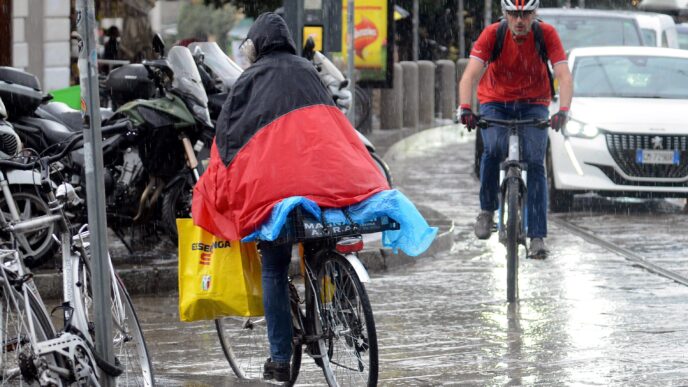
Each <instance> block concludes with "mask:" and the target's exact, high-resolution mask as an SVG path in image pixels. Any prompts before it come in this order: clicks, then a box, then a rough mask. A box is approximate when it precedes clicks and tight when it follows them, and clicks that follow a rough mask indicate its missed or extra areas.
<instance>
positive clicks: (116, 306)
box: [79, 257, 155, 387]
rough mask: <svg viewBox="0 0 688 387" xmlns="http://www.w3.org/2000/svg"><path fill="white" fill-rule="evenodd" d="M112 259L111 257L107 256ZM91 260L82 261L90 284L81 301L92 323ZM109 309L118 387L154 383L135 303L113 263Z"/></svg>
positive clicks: (82, 277) (82, 274)
mask: <svg viewBox="0 0 688 387" xmlns="http://www.w3.org/2000/svg"><path fill="white" fill-rule="evenodd" d="M108 258H109V257H108ZM89 263H90V261H86V260H85V259H82V260H81V264H80V265H79V279H80V281H81V282H82V283H84V284H87V286H84V287H83V292H82V293H81V302H82V307H83V312H84V313H85V317H86V321H87V322H88V324H89V326H92V325H93V323H94V313H93V296H92V295H93V293H92V292H93V289H92V284H91V280H90V279H91V274H90V273H91V272H90V266H89ZM110 277H111V278H110V281H111V288H110V290H111V291H110V302H111V303H110V312H111V313H112V344H113V352H114V355H115V358H116V363H117V366H118V367H120V368H121V369H122V370H123V372H122V374H121V375H120V376H118V377H117V385H118V386H144V387H151V386H154V385H155V378H154V376H153V364H152V362H151V359H150V355H149V353H148V347H147V346H146V341H145V338H144V336H143V331H142V330H141V324H140V323H139V319H138V317H137V316H136V311H135V310H134V305H133V303H132V302H131V297H129V293H128V292H127V289H126V288H125V287H124V283H122V280H121V279H120V278H119V276H117V274H116V273H115V272H114V270H113V269H112V266H110Z"/></svg>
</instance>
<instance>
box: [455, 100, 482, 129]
mask: <svg viewBox="0 0 688 387" xmlns="http://www.w3.org/2000/svg"><path fill="white" fill-rule="evenodd" d="M459 119H460V121H461V123H462V124H464V126H466V129H467V130H468V131H469V132H470V131H471V130H473V129H475V128H476V126H477V125H478V116H476V115H475V114H474V113H473V110H471V108H470V107H467V106H463V105H462V106H461V108H460V110H459Z"/></svg>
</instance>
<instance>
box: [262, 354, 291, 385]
mask: <svg viewBox="0 0 688 387" xmlns="http://www.w3.org/2000/svg"><path fill="white" fill-rule="evenodd" d="M263 379H265V380H276V381H278V382H288V381H289V380H290V379H291V365H290V364H289V363H288V362H284V363H283V362H273V361H272V359H270V358H268V360H266V361H265V364H263Z"/></svg>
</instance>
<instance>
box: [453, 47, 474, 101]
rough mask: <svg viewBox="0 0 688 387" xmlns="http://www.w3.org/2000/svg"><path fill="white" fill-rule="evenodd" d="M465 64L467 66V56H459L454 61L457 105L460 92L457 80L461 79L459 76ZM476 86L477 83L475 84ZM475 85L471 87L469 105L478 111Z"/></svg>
mask: <svg viewBox="0 0 688 387" xmlns="http://www.w3.org/2000/svg"><path fill="white" fill-rule="evenodd" d="M466 66H468V58H461V59H459V60H457V61H456V80H457V82H456V98H457V105H458V101H460V100H461V93H460V92H459V82H460V81H461V76H462V75H463V72H464V70H466ZM476 86H477V85H476ZM477 89H478V88H477V87H474V88H473V98H471V106H472V108H473V111H478V97H477V96H476V93H477Z"/></svg>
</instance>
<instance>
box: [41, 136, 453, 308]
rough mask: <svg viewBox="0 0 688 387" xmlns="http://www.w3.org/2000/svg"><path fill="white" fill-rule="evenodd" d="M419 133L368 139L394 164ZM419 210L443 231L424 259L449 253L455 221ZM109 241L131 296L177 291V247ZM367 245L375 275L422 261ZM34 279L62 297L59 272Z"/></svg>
mask: <svg viewBox="0 0 688 387" xmlns="http://www.w3.org/2000/svg"><path fill="white" fill-rule="evenodd" d="M422 132H426V131H422ZM418 133H420V132H416V131H415V130H412V129H409V128H402V129H392V130H374V131H373V132H372V133H370V134H369V135H367V137H368V139H369V140H370V141H371V142H372V143H373V144H374V145H375V147H376V152H377V153H378V154H379V155H381V156H382V157H383V158H384V159H385V161H386V162H387V163H391V161H392V160H391V159H390V160H388V156H387V155H386V154H387V153H388V152H389V153H390V156H389V157H390V158H393V157H395V156H394V155H395V154H398V153H399V152H402V153H403V152H404V149H407V148H408V147H407V145H408V144H407V143H417V142H418V141H421V139H422V141H426V140H424V139H425V138H426V137H430V138H432V137H433V136H428V133H424V134H423V135H420V136H418V135H417V134H418ZM404 144H407V145H404ZM392 170H393V172H392V175H393V178H394V175H395V174H403V173H404V171H403V170H399V171H395V170H394V168H392ZM399 177H401V176H399ZM401 180H403V179H401ZM400 188H401V187H400ZM418 210H419V211H420V212H421V214H423V216H424V217H425V219H426V220H427V221H428V223H429V224H430V225H431V226H434V227H438V228H439V232H438V235H437V237H436V238H435V241H434V242H433V244H432V245H431V246H430V248H429V249H428V250H427V251H426V252H425V253H423V254H422V255H421V256H420V257H427V256H433V255H435V254H437V253H438V252H442V251H447V250H449V249H450V248H451V245H452V238H453V237H452V231H453V221H452V220H451V219H449V218H447V217H446V216H445V215H443V214H442V213H440V212H438V211H436V210H434V209H432V208H430V207H427V206H422V205H419V206H418ZM108 238H109V242H110V252H111V254H112V256H113V263H114V265H115V267H116V269H117V272H118V274H119V276H120V277H121V278H122V280H123V281H124V283H125V285H126V287H127V290H128V291H129V293H130V294H132V295H133V294H160V293H165V292H170V291H176V290H177V286H178V273H177V251H176V247H175V246H173V245H172V244H171V243H169V242H168V241H165V240H162V241H158V242H155V243H151V245H150V248H149V249H147V251H146V250H145V249H144V251H143V252H140V253H136V254H134V255H130V254H128V252H127V250H126V248H125V247H124V245H123V244H122V243H121V242H120V241H119V240H118V238H117V237H116V236H115V235H114V234H113V233H112V232H110V233H109V236H108ZM364 244H365V247H364V249H363V251H361V252H360V253H359V258H360V259H361V261H362V262H363V264H364V265H365V266H366V267H367V268H368V270H369V271H371V272H381V271H385V270H389V269H391V268H394V267H398V266H401V265H405V264H408V263H411V262H412V260H413V259H417V258H420V257H416V258H411V257H409V256H407V255H406V254H404V253H402V252H399V254H394V252H392V250H391V249H389V248H384V247H382V240H381V234H379V233H378V234H369V235H366V236H365V238H364ZM34 278H35V281H36V284H37V286H38V288H39V291H40V293H41V295H42V296H43V297H44V298H48V299H49V298H58V297H60V295H61V294H62V276H61V272H60V271H59V270H58V269H56V268H43V269H41V270H38V271H37V272H36V273H35V277H34Z"/></svg>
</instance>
